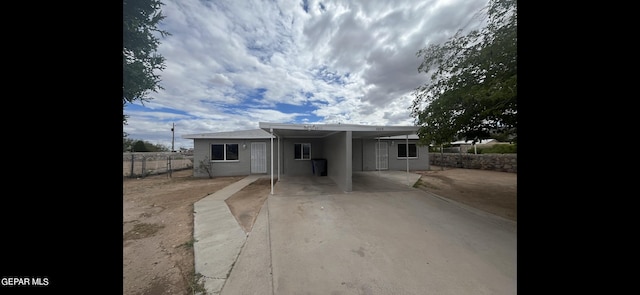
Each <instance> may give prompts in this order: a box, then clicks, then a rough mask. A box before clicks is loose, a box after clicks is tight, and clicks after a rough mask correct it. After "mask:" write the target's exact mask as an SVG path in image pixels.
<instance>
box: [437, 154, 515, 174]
mask: <svg viewBox="0 0 640 295" xmlns="http://www.w3.org/2000/svg"><path fill="white" fill-rule="evenodd" d="M429 158H430V159H431V165H435V166H443V167H456V168H464V169H480V170H492V171H500V172H510V173H518V154H468V153H431V155H430V157H429Z"/></svg>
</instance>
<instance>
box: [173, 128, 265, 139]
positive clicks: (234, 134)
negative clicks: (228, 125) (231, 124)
mask: <svg viewBox="0 0 640 295" xmlns="http://www.w3.org/2000/svg"><path fill="white" fill-rule="evenodd" d="M271 137H273V135H271V134H270V133H269V132H267V131H264V130H262V129H251V130H240V131H228V132H216V133H198V134H186V135H183V136H182V138H191V139H196V138H203V139H263V138H271Z"/></svg>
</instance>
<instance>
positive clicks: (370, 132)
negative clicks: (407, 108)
mask: <svg viewBox="0 0 640 295" xmlns="http://www.w3.org/2000/svg"><path fill="white" fill-rule="evenodd" d="M259 126H260V128H261V129H263V130H265V131H267V132H269V133H270V134H271V135H273V136H272V137H271V163H274V162H273V161H274V152H277V153H278V157H277V159H278V160H277V171H274V166H276V165H271V194H273V193H274V192H273V180H274V173H276V174H277V177H278V179H280V176H281V174H288V175H296V174H301V173H307V174H310V173H311V171H310V170H309V169H308V167H309V165H307V164H308V163H309V162H307V163H303V162H302V161H299V160H311V157H312V155H313V158H319V159H322V160H324V161H326V163H327V168H326V169H327V171H326V172H327V173H326V175H327V176H328V177H329V178H330V179H331V180H333V181H334V182H335V183H336V184H337V185H338V186H339V187H340V189H341V190H342V191H344V192H351V191H352V190H353V171H354V167H353V163H354V159H360V160H362V159H363V157H364V156H363V152H362V151H363V149H355V150H354V147H353V144H354V139H363V140H365V139H366V140H372V139H376V140H378V142H379V141H380V139H381V138H384V137H391V136H400V135H404V136H405V140H406V144H405V146H406V149H407V150H406V155H409V135H412V134H416V132H417V131H418V129H419V127H418V126H371V125H354V124H283V123H267V122H260V123H259ZM274 137H275V140H276V142H275V144H276V145H277V147H274ZM285 142H286V143H288V144H287V145H285V144H284V143H285ZM293 147H295V149H297V148H298V147H300V149H304V150H301V151H298V150H294V148H293ZM307 152H308V154H306V153H307ZM294 153H296V154H295V156H293V157H289V156H291V155H292V154H294ZM299 154H301V156H299ZM305 156H308V157H309V158H305ZM298 157H299V158H298ZM304 169H307V170H304ZM378 169H379V168H378ZM406 170H407V173H409V157H407V160H406Z"/></svg>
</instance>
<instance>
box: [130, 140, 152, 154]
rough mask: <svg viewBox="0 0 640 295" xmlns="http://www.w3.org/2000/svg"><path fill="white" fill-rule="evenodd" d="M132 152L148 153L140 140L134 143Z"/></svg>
mask: <svg viewBox="0 0 640 295" xmlns="http://www.w3.org/2000/svg"><path fill="white" fill-rule="evenodd" d="M133 151H135V152H148V151H149V150H148V149H147V145H146V144H145V143H144V141H142V140H138V141H136V143H135V144H134V145H133Z"/></svg>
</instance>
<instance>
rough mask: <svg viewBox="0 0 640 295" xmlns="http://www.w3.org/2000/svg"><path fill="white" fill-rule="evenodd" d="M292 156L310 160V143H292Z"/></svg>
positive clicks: (297, 158)
mask: <svg viewBox="0 0 640 295" xmlns="http://www.w3.org/2000/svg"><path fill="white" fill-rule="evenodd" d="M293 158H294V159H296V160H310V159H311V144H310V143H296V144H294V145H293Z"/></svg>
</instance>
